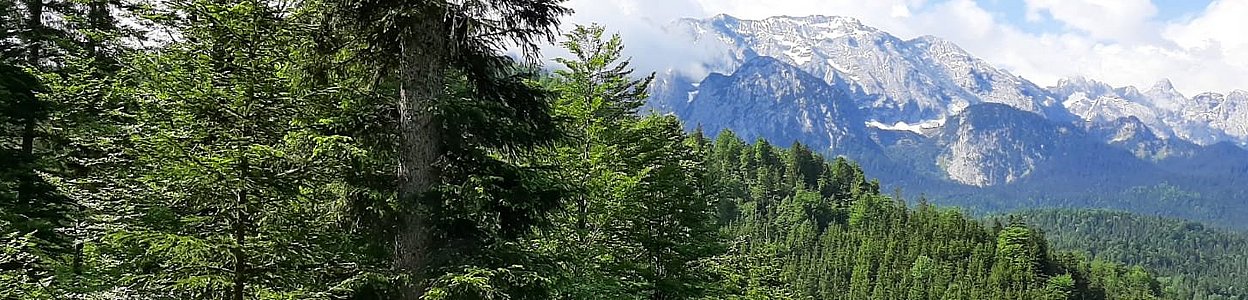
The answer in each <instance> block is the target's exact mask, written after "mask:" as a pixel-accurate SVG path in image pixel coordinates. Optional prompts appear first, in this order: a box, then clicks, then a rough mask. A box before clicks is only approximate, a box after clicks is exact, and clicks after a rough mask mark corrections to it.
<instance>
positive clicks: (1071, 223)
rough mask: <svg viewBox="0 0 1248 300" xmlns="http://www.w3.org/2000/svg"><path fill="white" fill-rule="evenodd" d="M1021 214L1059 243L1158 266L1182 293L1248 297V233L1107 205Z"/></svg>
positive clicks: (1165, 286)
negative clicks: (1247, 278) (1247, 272)
mask: <svg viewBox="0 0 1248 300" xmlns="http://www.w3.org/2000/svg"><path fill="white" fill-rule="evenodd" d="M1015 216H1017V217H1019V218H1020V219H1022V220H1025V221H1027V222H1028V223H1031V224H1035V225H1036V226H1037V227H1038V228H1043V229H1045V230H1046V232H1047V233H1048V234H1047V235H1048V238H1049V240H1051V241H1052V244H1053V246H1054V247H1055V248H1057V249H1062V250H1066V251H1077V252H1082V253H1086V254H1087V255H1088V256H1089V257H1093V258H1096V259H1100V260H1105V261H1116V262H1123V263H1126V264H1130V265H1138V266H1142V267H1145V268H1148V270H1151V271H1154V272H1156V275H1157V276H1158V278H1157V280H1158V281H1159V282H1160V284H1161V289H1162V290H1163V291H1164V292H1165V294H1166V295H1167V296H1169V297H1172V298H1178V299H1248V285H1245V283H1244V282H1243V280H1242V277H1243V274H1244V271H1245V270H1246V268H1248V260H1245V258H1246V256H1245V255H1248V236H1245V235H1244V234H1242V233H1239V232H1234V231H1227V230H1222V229H1216V228H1208V227H1205V226H1204V225H1201V224H1200V223H1194V222H1189V221H1182V220H1177V219H1168V218H1162V217H1151V216H1143V215H1136V214H1130V213H1125V212H1115V211H1104V210H1033V211H1023V212H1018V213H1016V214H1015Z"/></svg>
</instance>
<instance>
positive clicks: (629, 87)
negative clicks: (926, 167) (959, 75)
mask: <svg viewBox="0 0 1248 300" xmlns="http://www.w3.org/2000/svg"><path fill="white" fill-rule="evenodd" d="M149 4H150V3H139V4H135V3H128V2H124V1H106V0H98V1H97V0H91V1H74V2H44V1H23V2H21V3H16V2H12V1H0V9H4V13H3V14H0V21H2V22H0V27H2V28H3V29H4V30H3V33H4V34H6V36H4V38H2V39H0V46H3V49H0V50H3V51H0V54H3V55H4V56H3V61H2V62H3V68H2V69H0V71H3V72H4V77H3V80H2V81H0V92H2V93H3V95H4V97H3V98H0V101H2V103H0V105H3V107H4V109H3V110H0V111H2V112H3V115H2V116H0V121H3V126H0V134H2V137H0V147H2V151H3V152H2V153H3V155H4V159H2V160H0V162H2V163H3V165H2V167H3V169H2V170H0V185H3V187H4V189H3V192H2V193H0V208H3V210H0V231H2V232H0V234H2V235H3V237H4V243H3V248H0V267H2V268H0V298H5V299H238V300H241V299H698V298H706V299H724V298H730V299H731V298H737V299H775V298H818V299H826V298H836V299H841V298H845V299H866V298H871V299H923V298H926V299H984V298H1026V299H1041V298H1043V299H1150V298H1156V297H1157V295H1158V293H1159V291H1158V284H1157V282H1156V281H1155V280H1154V279H1153V278H1152V277H1151V276H1149V275H1148V274H1147V273H1146V272H1145V271H1144V270H1142V269H1139V268H1133V269H1128V268H1124V267H1122V266H1120V265H1115V264H1108V263H1102V262H1099V261H1085V260H1082V259H1079V258H1076V257H1073V256H1069V255H1064V254H1054V253H1053V252H1051V251H1050V250H1048V247H1047V245H1046V242H1045V241H1044V237H1043V236H1042V235H1041V234H1040V233H1039V232H1036V231H1033V230H1031V229H1029V228H1027V227H1026V226H1023V225H1022V224H1020V223H1015V222H1009V223H1008V224H1007V225H994V226H983V225H981V224H979V223H976V222H973V221H970V220H968V219H966V218H965V217H963V216H961V215H960V214H959V213H957V212H955V211H946V210H935V209H932V208H931V207H929V206H927V205H925V204H921V205H920V206H919V208H918V209H917V210H913V211H912V210H909V209H907V208H906V206H905V205H903V204H901V203H900V202H899V201H900V200H899V199H900V197H892V198H890V197H886V196H883V195H881V194H880V191H879V184H878V183H875V182H873V181H868V180H867V179H866V177H865V176H864V175H863V173H862V171H861V170H860V169H859V168H858V167H856V166H855V165H853V164H852V163H850V162H848V161H845V160H843V159H836V160H833V161H826V160H825V159H824V158H823V157H820V156H819V155H816V154H814V153H813V152H812V151H811V149H807V148H806V147H804V146H802V145H793V146H792V147H791V148H776V147H773V146H770V145H769V144H768V143H767V142H766V141H757V142H755V143H753V144H746V143H745V142H743V141H741V140H738V139H736V138H734V137H733V134H732V133H731V132H724V133H719V134H718V135H717V136H716V138H715V140H714V141H713V142H712V141H711V140H709V139H707V138H705V137H704V136H703V135H702V133H700V132H695V133H693V134H687V133H685V132H684V131H683V130H682V125H681V124H680V122H679V121H678V120H676V119H675V118H673V117H671V116H656V115H642V114H639V112H638V111H637V109H638V107H640V105H641V103H642V102H643V101H644V100H645V99H646V97H647V95H646V88H647V87H648V86H649V84H650V80H651V78H652V76H637V75H634V74H633V72H632V70H631V69H629V67H628V63H627V60H626V59H623V58H622V57H620V53H621V49H622V47H623V46H622V45H621V42H620V39H619V38H618V37H614V36H604V30H603V29H602V28H600V27H578V28H577V29H575V30H573V31H571V32H569V33H568V34H566V35H565V36H564V37H563V39H562V40H563V43H562V46H563V47H564V48H566V49H567V50H568V51H569V52H570V53H571V56H570V57H568V58H564V59H558V60H557V62H558V63H559V64H561V65H562V68H560V69H559V71H556V72H553V73H550V74H542V73H538V72H537V71H536V70H537V69H536V68H534V66H533V65H531V64H529V63H531V62H519V61H516V60H514V59H513V58H511V57H508V56H504V55H501V53H502V52H503V49H502V48H503V47H507V46H508V45H519V48H521V49H522V52H524V54H526V55H530V56H533V55H535V54H536V45H537V44H538V43H542V42H547V41H551V40H553V39H554V32H553V31H552V30H554V28H556V26H558V23H559V17H560V16H562V15H564V14H566V13H567V10H566V9H564V8H562V7H560V6H559V1H550V0H547V1H510V0H496V1H456V2H445V1H389V0H329V1H298V2H282V1H266V0H173V1H164V2H160V3H159V4H160V5H149ZM117 18H124V19H125V20H119V19H117ZM114 24H138V25H139V26H137V27H138V28H122V27H118V26H115V25H114ZM140 29H143V30H140ZM153 37H159V38H160V40H150V39H149V38H153Z"/></svg>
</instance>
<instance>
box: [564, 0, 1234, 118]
mask: <svg viewBox="0 0 1248 300" xmlns="http://www.w3.org/2000/svg"><path fill="white" fill-rule="evenodd" d="M1024 1H1026V4H1027V5H1028V7H1027V11H1028V12H1029V13H1028V18H1033V19H1036V20H1033V21H1038V20H1040V19H1041V18H1051V19H1052V20H1054V21H1056V22H1060V23H1061V24H1063V25H1065V27H1066V28H1065V29H1064V30H1063V31H1060V32H1056V33H1031V32H1025V31H1023V30H1022V29H1019V28H1018V27H1016V26H1015V25H1012V24H1011V23H1010V20H1003V19H1001V18H1002V17H1001V14H1000V13H997V12H991V11H987V10H985V9H984V8H983V7H981V6H979V5H978V4H977V3H976V2H975V1H973V0H940V1H925V0H872V1H861V0H784V1H779V0H572V1H569V2H568V5H569V6H570V7H572V8H573V9H575V10H577V13H576V14H575V15H574V16H573V17H572V18H571V19H570V20H568V21H569V22H568V23H582V24H583V23H590V22H597V23H600V24H604V25H606V26H607V27H608V29H610V30H612V31H618V32H619V33H620V34H621V35H622V36H623V37H624V39H625V43H626V47H628V48H627V51H626V52H627V53H626V54H628V55H631V56H633V57H635V59H634V65H635V66H636V67H637V68H638V69H639V71H641V70H644V71H650V70H664V69H667V68H672V67H675V68H682V69H686V68H696V67H697V66H699V65H700V64H701V62H702V61H705V60H706V59H708V58H710V57H709V56H713V55H715V53H718V52H716V51H715V50H714V49H702V47H698V46H696V45H689V44H688V41H687V39H683V38H682V37H678V36H672V35H671V34H668V33H664V31H663V30H661V29H660V28H661V27H662V26H663V25H666V24H668V23H669V22H671V21H673V20H675V19H677V18H681V17H695V18H705V17H709V16H712V15H715V14H719V13H726V14H729V15H733V16H736V17H739V18H744V19H760V18H766V17H769V16H777V15H792V16H804V15H842V16H850V17H855V18H858V19H860V20H862V21H863V23H865V24H867V25H870V26H873V27H877V28H880V29H882V30H886V31H889V32H890V33H893V34H894V35H897V36H898V37H901V38H903V39H904V38H912V37H915V36H919V35H926V34H930V35H935V36H938V37H941V38H944V39H947V40H950V41H952V42H954V43H957V44H958V45H961V46H962V47H963V48H965V49H966V50H967V51H969V52H971V53H972V54H975V55H976V56H979V57H982V58H984V59H985V60H987V61H989V62H992V63H994V64H996V65H998V66H1000V67H1003V68H1005V69H1008V70H1010V71H1011V72H1013V73H1015V74H1017V75H1020V76H1023V77H1026V78H1028V79H1030V80H1032V81H1034V82H1036V83H1037V84H1040V85H1042V86H1043V85H1052V84H1055V83H1056V82H1057V80H1058V79H1060V78H1063V77H1067V76H1074V75H1083V76H1087V77H1091V78H1096V79H1099V80H1102V81H1106V82H1108V83H1110V84H1113V85H1116V86H1122V85H1135V86H1138V87H1143V88H1147V87H1149V86H1151V85H1152V83H1153V82H1155V81H1157V80H1159V79H1162V78H1170V79H1171V80H1172V81H1173V82H1174V83H1175V85H1176V87H1178V88H1179V89H1181V90H1183V91H1184V92H1185V94H1189V95H1191V94H1195V93H1198V92H1203V91H1217V92H1229V91H1231V90H1233V89H1248V55H1245V53H1248V35H1245V34H1242V33H1240V32H1239V31H1242V29H1243V28H1248V18H1246V17H1244V16H1248V1H1243V0H1215V1H1214V2H1213V3H1212V4H1211V5H1210V6H1209V7H1208V8H1207V9H1206V10H1205V11H1204V12H1202V13H1199V14H1195V15H1193V16H1191V17H1190V18H1184V19H1183V20H1179V21H1173V22H1171V23H1167V22H1166V21H1162V20H1156V19H1155V18H1154V16H1155V15H1156V14H1157V8H1156V7H1155V6H1154V5H1152V4H1151V3H1150V2H1148V1H1147V0H1122V1H1099V0H1095V1H1094V0H1024ZM1017 22H1025V21H1022V20H1017ZM555 53H556V52H548V54H555Z"/></svg>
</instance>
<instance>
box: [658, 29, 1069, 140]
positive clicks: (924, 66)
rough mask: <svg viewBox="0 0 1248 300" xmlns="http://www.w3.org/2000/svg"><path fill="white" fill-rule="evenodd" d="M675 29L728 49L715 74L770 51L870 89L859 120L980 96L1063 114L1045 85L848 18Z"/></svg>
mask: <svg viewBox="0 0 1248 300" xmlns="http://www.w3.org/2000/svg"><path fill="white" fill-rule="evenodd" d="M674 27H676V28H678V29H673V30H680V31H682V32H691V33H694V34H695V35H696V37H695V40H698V41H700V42H703V43H709V42H719V43H722V44H721V45H719V47H722V48H724V49H729V50H728V51H727V53H730V55H732V57H731V58H730V59H727V60H723V61H724V63H722V65H717V66H712V67H713V69H716V70H718V71H719V72H726V70H730V69H733V68H735V67H736V66H737V65H740V64H742V63H744V62H745V61H747V60H749V59H751V58H753V57H755V56H771V57H775V58H776V59H779V60H780V61H783V62H785V63H788V64H791V65H794V66H797V67H799V68H800V69H802V70H805V71H807V72H809V73H811V74H814V75H815V76H817V77H819V78H822V79H823V80H824V81H826V82H829V83H831V84H833V85H837V86H839V84H838V82H843V81H852V82H853V83H854V84H855V85H854V86H853V87H852V90H851V91H849V92H851V94H865V95H869V96H859V97H855V102H856V104H858V106H859V107H861V108H863V109H864V110H866V112H867V116H866V118H867V119H868V120H876V121H880V122H882V123H885V124H893V123H896V122H904V123H918V122H922V121H926V120H933V119H941V118H944V117H947V116H949V115H951V114H955V113H957V112H960V111H961V110H962V109H964V108H966V107H968V106H970V105H972V104H977V103H986V102H990V103H1004V104H1008V105H1011V106H1014V107H1017V108H1019V109H1022V110H1026V111H1031V112H1036V113H1040V114H1044V115H1046V116H1050V117H1055V118H1062V117H1064V115H1063V114H1062V113H1061V110H1060V109H1058V108H1057V107H1058V106H1059V105H1058V103H1057V101H1056V100H1055V99H1054V98H1052V97H1050V95H1049V94H1048V92H1047V91H1045V90H1044V89H1042V88H1040V87H1038V86H1036V85H1035V84H1033V83H1031V82H1029V81H1027V80H1025V79H1023V78H1021V77H1018V76H1014V75H1012V74H1010V73H1009V72H1006V71H1003V70H999V69H997V68H995V67H993V66H992V65H990V64H988V63H987V62H985V61H983V60H981V59H978V58H975V57H974V56H972V55H970V54H969V53H967V52H966V51H964V50H962V49H961V48H959V47H957V46H956V45H954V44H953V43H949V42H947V41H944V40H940V39H938V38H935V37H930V36H924V37H919V38H916V39H912V40H902V39H900V38H897V37H895V36H893V35H891V34H889V33H887V32H884V31H881V30H878V29H876V28H873V27H869V26H866V25H863V24H862V23H861V22H859V21H858V20H855V19H853V18H847V17H828V16H811V17H772V18H767V19H763V20H741V19H736V18H733V17H731V16H726V15H720V16H716V17H714V18H710V19H705V20H696V19H683V20H680V21H679V22H677V23H676V24H675V25H674ZM673 76H675V75H673Z"/></svg>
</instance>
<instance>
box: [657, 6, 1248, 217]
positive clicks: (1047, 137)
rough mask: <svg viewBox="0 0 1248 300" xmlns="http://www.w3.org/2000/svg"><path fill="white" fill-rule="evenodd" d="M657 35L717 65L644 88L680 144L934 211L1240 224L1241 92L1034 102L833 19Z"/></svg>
mask: <svg viewBox="0 0 1248 300" xmlns="http://www.w3.org/2000/svg"><path fill="white" fill-rule="evenodd" d="M666 30H668V31H671V32H675V33H680V35H681V36H687V37H689V38H690V39H691V40H689V41H688V42H689V43H690V45H693V46H694V47H700V48H704V49H716V50H719V51H718V52H719V53H720V57H715V58H714V59H707V60H706V61H707V63H705V67H706V69H708V70H710V71H711V72H710V73H709V75H706V76H705V77H702V78H698V77H700V76H694V75H690V74H687V73H684V72H681V71H679V70H675V69H672V70H670V71H667V72H664V73H661V74H659V78H658V79H657V80H656V82H655V86H654V87H653V89H652V98H651V100H650V102H649V103H648V104H647V107H648V108H649V109H651V110H656V111H659V112H663V113H673V114H675V115H677V116H678V117H680V118H682V119H683V120H685V121H686V124H688V125H689V126H690V127H691V128H690V129H692V127H694V126H700V128H702V129H703V130H704V131H706V132H707V133H708V134H710V135H714V134H715V133H717V132H719V131H720V130H725V129H729V130H732V131H734V132H736V133H737V135H739V136H742V137H744V138H747V139H766V140H769V141H771V142H772V143H779V144H784V143H791V142H800V143H802V144H805V145H808V146H810V147H811V148H813V149H823V151H824V152H825V153H827V154H832V155H844V156H847V157H850V158H853V159H855V160H856V161H859V162H860V163H861V164H862V165H863V167H864V169H866V170H867V171H868V174H869V175H872V176H874V177H877V178H881V179H884V180H885V181H886V182H895V183H896V186H895V187H896V188H900V189H902V190H905V191H907V192H911V193H914V192H918V193H923V194H925V195H929V196H931V197H933V198H935V199H936V200H937V201H938V202H937V203H940V202H939V201H941V200H940V199H945V201H946V203H948V204H957V205H966V206H970V207H972V208H979V209H983V210H999V209H1008V208H1021V207H1032V206H1091V207H1117V208H1127V209H1134V210H1135V211H1141V210H1143V212H1146V213H1154V214H1163V215H1170V216H1178V217H1197V219H1203V220H1208V221H1211V222H1214V223H1220V224H1227V225H1232V226H1248V221H1245V220H1238V219H1242V218H1237V217H1231V216H1230V215H1227V214H1229V213H1230V212H1242V213H1248V204H1244V203H1243V202H1244V201H1242V200H1241V199H1242V198H1239V197H1240V196H1239V194H1241V193H1243V192H1245V191H1246V190H1248V189H1244V188H1243V187H1242V186H1244V185H1243V184H1244V183H1245V181H1246V179H1248V151H1245V150H1244V149H1243V147H1244V146H1245V145H1248V92H1245V91H1242V90H1239V91H1233V92H1230V93H1227V94H1220V93H1201V94H1197V95H1195V96H1192V97H1188V96H1185V95H1183V94H1182V93H1180V92H1178V91H1177V90H1176V89H1175V88H1174V86H1173V85H1172V84H1171V83H1170V82H1169V81H1168V80H1161V81H1159V82H1157V83H1156V84H1154V85H1153V86H1152V87H1149V88H1148V89H1146V90H1142V91H1141V90H1140V89H1138V88H1136V87H1131V86H1126V87H1114V86H1111V85H1109V84H1106V83H1103V82H1099V81H1096V80H1094V79H1089V78H1082V77H1077V78H1068V79H1064V80H1061V81H1060V82H1058V84H1057V85H1056V86H1052V87H1040V86H1039V85H1037V84H1035V83H1033V82H1031V81H1029V80H1027V79H1026V78H1023V77H1021V76H1017V75H1014V74H1012V73H1010V72H1009V71H1007V70H1004V69H1002V68H998V67H996V66H994V65H992V64H991V63H989V62H987V61H985V60H983V59H980V58H977V57H975V56H974V55H972V54H971V53H969V52H967V51H966V50H964V49H962V48H960V47H958V46H957V45H956V44H954V43H951V42H949V41H946V40H942V39H940V38H937V37H934V36H920V37H917V38H913V39H902V38H898V37H896V36H894V35H892V34H890V33H888V32H885V31H882V30H879V29H876V28H873V27H870V26H867V25H864V24H862V23H861V22H860V21H858V20H856V19H853V18H848V17H837V16H809V17H787V16H782V17H771V18H767V19H763V20H743V19H738V18H734V17H732V16H728V15H718V16H715V17H711V18H707V19H681V20H677V21H675V22H674V23H671V24H670V25H669V26H667V27H666ZM712 52H714V51H712ZM968 195H975V196H974V197H968ZM953 199H957V200H953ZM1175 201H1179V202H1183V203H1172V202H1175Z"/></svg>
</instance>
